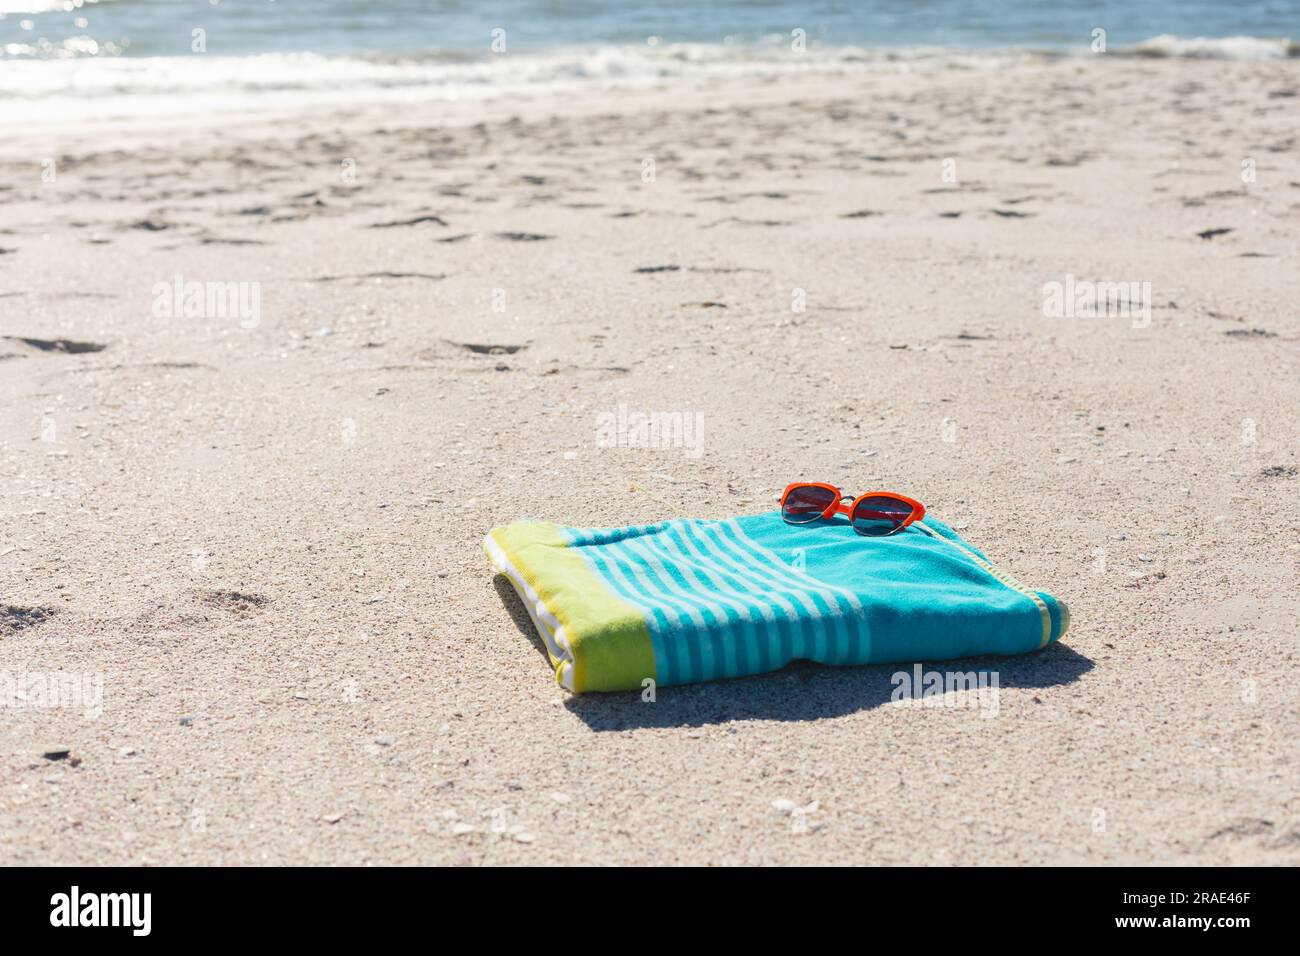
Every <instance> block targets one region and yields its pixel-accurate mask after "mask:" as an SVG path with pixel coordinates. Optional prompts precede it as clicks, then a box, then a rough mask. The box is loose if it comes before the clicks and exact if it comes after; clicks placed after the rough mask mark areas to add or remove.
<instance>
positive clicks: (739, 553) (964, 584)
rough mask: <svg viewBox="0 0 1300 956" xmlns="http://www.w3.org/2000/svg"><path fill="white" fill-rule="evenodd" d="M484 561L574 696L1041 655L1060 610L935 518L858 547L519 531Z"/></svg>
mask: <svg viewBox="0 0 1300 956" xmlns="http://www.w3.org/2000/svg"><path fill="white" fill-rule="evenodd" d="M483 546H484V549H485V550H486V551H487V554H488V558H489V559H490V560H491V561H492V564H493V565H494V566H495V567H496V568H497V570H498V571H500V572H501V573H503V574H504V575H506V576H507V577H508V578H509V579H510V581H511V583H512V584H513V585H514V586H515V590H517V591H518V592H519V597H520V598H521V599H522V601H523V603H524V606H525V607H526V608H527V609H528V613H529V614H530V615H531V617H532V619H533V623H534V624H535V625H536V627H537V631H538V633H539V634H540V635H541V637H542V640H543V641H544V642H545V644H546V647H547V650H548V651H549V653H550V657H551V663H552V664H553V665H554V667H555V676H556V679H557V680H558V681H559V682H560V684H561V685H563V686H564V687H566V688H568V689H569V690H571V691H574V692H577V693H581V692H583V691H602V690H603V691H608V690H627V689H633V688H640V687H642V686H644V685H643V681H645V680H646V679H647V678H651V679H653V680H654V681H655V682H656V683H657V684H660V685H668V684H685V683H689V682H691V681H701V680H712V679H714V678H719V677H739V676H741V675H745V674H757V673H762V672H763V671H770V670H776V669H777V668H780V667H783V666H785V665H786V664H788V663H789V662H790V661H793V660H797V659H800V658H806V659H809V660H814V661H821V662H822V663H824V664H878V663H884V662H897V661H924V660H946V659H949V658H956V657H968V656H971V655H975V654H1019V653H1022V652H1024V651H1032V650H1036V649H1038V648H1041V647H1046V646H1047V645H1048V644H1050V643H1051V642H1052V641H1055V640H1057V639H1058V638H1059V637H1060V636H1061V635H1062V634H1064V633H1065V629H1066V628H1067V627H1068V626H1069V621H1070V615H1069V611H1068V609H1067V608H1066V606H1065V604H1064V603H1062V602H1061V601H1058V600H1057V599H1056V598H1054V597H1052V596H1051V595H1050V594H1046V593H1044V592H1042V591H1033V590H1030V589H1029V588H1027V587H1025V586H1024V585H1023V584H1021V583H1020V582H1018V581H1016V580H1015V579H1014V578H1012V577H1011V576H1010V575H1008V574H1006V573H1005V572H1003V571H1000V570H998V569H997V568H995V567H994V566H993V565H992V564H991V563H990V562H989V559H988V558H987V557H985V556H984V554H983V553H981V552H980V551H979V549H977V548H976V547H975V546H974V545H971V544H969V543H967V542H966V541H964V540H962V538H961V537H960V536H959V535H958V534H957V532H955V531H953V530H952V529H951V528H949V527H948V526H947V525H945V524H944V523H943V522H941V521H939V520H937V519H935V518H934V517H932V516H927V517H926V518H925V519H924V521H918V522H916V523H914V524H913V525H911V526H909V527H907V528H905V529H903V530H902V531H900V532H899V533H898V534H894V535H890V536H888V537H877V538H872V537H865V536H863V535H859V534H857V533H855V532H854V530H853V528H852V527H851V526H850V525H849V523H848V521H846V520H839V519H837V520H833V521H817V522H814V523H812V524H805V525H791V524H786V522H785V521H783V520H782V518H781V514H780V512H779V511H773V512H770V513H768V514H758V515H747V516H745V517H740V518H729V519H725V520H721V521H704V520H676V521H665V522H661V523H659V524H649V525H638V526H632V527H626V528H568V527H563V526H560V525H555V524H550V523H546V522H531V521H523V522H516V523H514V524H508V525H502V526H500V527H497V528H494V529H492V531H491V532H489V533H488V535H487V537H486V538H485V539H484V542H483Z"/></svg>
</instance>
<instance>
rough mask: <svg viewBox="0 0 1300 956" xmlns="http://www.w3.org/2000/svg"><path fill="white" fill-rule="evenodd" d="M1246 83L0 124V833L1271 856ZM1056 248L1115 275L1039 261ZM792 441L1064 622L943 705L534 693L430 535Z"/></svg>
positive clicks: (581, 854) (1256, 163)
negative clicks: (1078, 298)
mask: <svg viewBox="0 0 1300 956" xmlns="http://www.w3.org/2000/svg"><path fill="white" fill-rule="evenodd" d="M1297 103H1300V61H1297V60H1295V59H1291V60H1278V61H1262V62H1244V61H1243V62H1205V61H1193V60H1142V59H1121V58H1107V57H1091V58H1084V57H1062V58H1054V59H1046V58H1041V59H1040V58H1031V57H1024V58H1018V59H1014V60H1009V61H1004V62H998V63H996V65H995V64H994V63H993V61H990V62H989V63H986V64H983V65H979V64H974V65H972V64H966V65H964V66H962V67H960V68H958V67H957V66H950V67H940V66H930V67H916V68H906V67H903V66H900V67H899V68H897V69H881V70H879V71H876V72H865V73H863V74H861V75H842V76H836V77H819V76H817V75H807V76H799V77H784V78H781V79H779V80H777V79H769V80H764V79H758V78H748V79H746V78H738V79H735V80H723V79H719V80H713V81H709V82H708V83H703V82H689V83H688V82H681V83H678V84H675V85H666V86H660V87H654V88H644V89H628V90H622V91H604V92H589V93H584V94H582V95H572V94H548V95H537V96H531V97H524V96H519V97H508V98H501V99H495V100H486V101H482V102H458V103H427V104H416V105H407V106H400V107H397V106H393V105H387V106H384V105H375V106H348V107H345V108H337V109H329V108H318V109H311V110H299V111H292V112H284V113H279V114H262V115H257V116H251V117H243V116H239V115H234V114H214V115H212V116H209V117H188V118H184V119H171V120H163V119H136V120H132V121H124V122H121V123H95V124H90V123H87V124H69V123H61V124H57V125H54V124H50V125H41V124H32V125H30V126H26V127H23V128H20V129H16V130H14V131H13V132H12V135H10V133H7V134H6V136H5V139H4V142H3V143H0V168H3V174H2V177H0V336H3V338H0V393H2V394H3V401H2V402H0V467H3V471H4V476H5V480H4V481H3V482H2V483H0V512H2V513H3V517H4V520H3V524H2V526H0V779H2V781H3V782H0V858H3V859H4V860H5V861H6V862H11V863H25V864H47V863H58V864H107V863H112V864H212V863H223V864H466V865H478V864H499V863H525V864H567V863H586V864H629V863H656V864H732V863H750V864H802V863H840V864H858V863H867V864H893V863H907V864H987V863H1026V864H1153V863H1161V864H1193V865H1195V864H1296V863H1300V770H1298V769H1297V766H1298V765H1297V761H1296V753H1297V742H1298V736H1300V734H1298V731H1297V728H1298V727H1300V688H1298V687H1297V684H1296V681H1295V676H1296V664H1297V625H1296V621H1295V606H1296V601H1295V582H1296V572H1297V568H1298V566H1300V504H1298V501H1300V499H1298V497H1297V488H1298V487H1300V484H1298V483H1300V477H1298V469H1300V462H1298V461H1297V423H1298V422H1300V389H1298V388H1297V371H1298V363H1297V355H1298V354H1300V353H1298V352H1297V348H1298V344H1297V343H1298V342H1300V313H1298V312H1297V308H1296V302H1297V299H1298V293H1300V244H1298V242H1297V235H1298V233H1297V229H1296V223H1297V217H1298V216H1300V164H1298V163H1297V155H1300V153H1298V152H1297V150H1298V148H1300V147H1298V145H1297V144H1298V143H1300V112H1298V111H1297ZM1087 282H1092V283H1133V284H1134V285H1133V286H1132V289H1133V290H1135V291H1136V293H1137V294H1138V296H1139V298H1141V299H1142V300H1143V301H1142V303H1141V304H1142V305H1143V308H1142V309H1139V310H1137V311H1136V312H1134V314H1132V315H1087V314H1085V315H1079V314H1065V315H1045V314H1044V313H1045V308H1044V306H1045V291H1044V290H1045V286H1049V285H1050V284H1053V283H1060V284H1061V286H1062V287H1064V286H1065V285H1066V284H1067V283H1068V284H1069V285H1070V287H1071V288H1074V287H1075V286H1076V285H1077V284H1078V283H1087ZM191 283H206V284H208V285H203V286H202V289H203V294H201V295H200V296H199V299H198V300H196V301H198V302H199V303H200V307H198V308H197V309H196V310H194V311H197V312H199V313H201V314H191V315H188V316H187V314H186V313H187V311H191V310H188V309H187V305H186V303H187V302H188V301H190V295H189V291H187V290H190V289H192V288H193V287H192V286H191V285H188V284H191ZM218 287H219V288H220V289H221V290H226V291H229V292H230V294H231V298H230V299H229V300H228V303H227V304H228V305H230V309H229V310H228V311H227V312H226V313H225V314H213V308H212V304H211V300H210V299H208V298H207V294H208V293H209V292H211V291H212V290H213V289H217V288H218ZM1126 288H1127V286H1126ZM172 290H175V294H173V291H172ZM620 407H623V408H625V409H627V410H632V411H634V412H646V413H650V412H663V413H681V414H682V415H689V416H692V420H696V418H695V417H696V416H698V420H699V421H701V422H702V430H701V431H700V433H699V434H698V436H696V437H698V438H699V441H698V443H696V445H695V446H694V447H687V446H686V445H684V444H683V445H682V447H648V448H647V447H605V446H606V445H607V444H608V443H607V442H600V441H598V423H599V422H600V421H601V420H602V416H608V415H611V414H615V415H616V414H618V412H619V409H620ZM799 478H807V479H811V480H822V481H830V482H836V483H838V484H840V485H843V486H845V487H846V488H851V489H854V490H861V491H865V490H868V489H869V488H890V489H895V490H897V491H900V492H903V493H904V494H909V495H913V496H915V497H917V498H920V499H921V500H923V501H924V502H925V503H926V504H927V505H928V507H929V509H930V510H931V512H932V513H933V514H934V515H936V516H938V517H939V518H941V519H943V520H944V521H946V522H948V523H950V524H952V525H953V526H954V527H956V528H959V529H960V530H961V534H962V535H964V536H965V537H967V538H968V539H969V540H970V541H972V542H974V543H975V544H977V545H978V546H979V547H981V548H982V549H983V550H984V551H985V552H987V553H988V554H990V555H992V556H995V557H996V558H997V559H998V560H999V562H1000V563H1001V564H1002V565H1003V566H1005V567H1007V568H1009V569H1011V570H1013V571H1014V573H1015V574H1016V575H1017V576H1018V577H1019V578H1020V579H1021V580H1023V581H1025V582H1027V583H1029V584H1031V585H1032V586H1034V587H1037V588H1041V589H1044V590H1047V591H1050V592H1051V593H1053V594H1055V595H1059V596H1060V597H1061V598H1062V599H1063V600H1064V601H1066V602H1067V603H1068V604H1069V607H1070V611H1071V619H1072V623H1071V627H1070V630H1069V632H1068V633H1067V634H1066V635H1065V637H1064V639H1063V640H1062V641H1061V642H1060V643H1059V644H1056V645H1053V646H1051V647H1049V648H1047V649H1046V650H1044V651H1041V652H1039V653H1034V654H1029V655H1025V656H1021V657H1014V658H997V659H995V658H982V659H978V660H976V661H966V662H962V666H963V667H966V668H971V669H976V668H978V669H991V670H994V671H996V672H997V673H998V675H999V681H1000V692H999V698H998V706H997V709H996V712H995V713H990V712H989V711H988V710H987V709H975V708H969V707H932V708H915V707H902V706H898V705H896V704H894V703H891V700H890V697H891V691H892V690H893V685H892V684H891V675H892V674H893V673H894V672H896V671H897V670H899V668H898V667H896V666H892V665H886V666H874V667H862V668H843V669H835V668H826V667H820V666H815V665H811V664H806V665H794V666H792V667H791V668H787V669H786V670H783V671H781V672H778V673H775V674H771V675H766V676H759V677H754V678H748V679H743V680H736V681H728V682H721V683H710V684H700V685H693V686H683V687H665V688H661V689H660V690H659V692H658V695H657V699H656V700H655V701H654V702H653V703H648V702H643V701H642V700H641V699H640V698H639V697H638V696H637V695H636V694H629V695H589V696H579V697H575V696H571V695H569V694H567V693H565V692H564V691H563V690H562V689H561V688H560V687H558V686H557V685H556V683H555V680H554V677H553V675H552V673H551V669H550V667H549V665H548V663H547V661H546V658H545V655H544V653H543V649H542V646H541V644H540V642H539V641H538V639H537V637H536V635H535V634H534V633H533V631H532V627H531V625H530V623H529V621H528V618H527V615H526V613H525V612H524V610H523V608H522V606H521V605H520V603H519V602H518V600H517V599H516V598H515V596H514V594H513V592H512V591H511V590H510V588H509V587H508V586H507V585H506V584H505V583H504V579H502V578H494V576H493V574H492V571H491V569H490V567H489V565H488V562H487V560H486V559H485V557H484V555H483V552H482V545H481V542H482V539H483V535H484V534H485V532H487V531H488V530H489V529H490V528H492V527H493V526H494V525H497V524H501V523H504V522H508V521H512V520H516V519H521V518H534V519H544V520H552V521H556V522H560V523H563V524H573V525H583V526H602V525H623V524H630V523H635V522H650V521H656V520H660V519H663V518H670V517H686V516H695V517H721V516H727V515H735V514H746V513H753V512H757V511H762V510H767V509H771V508H773V507H775V502H774V496H775V495H776V494H777V493H778V492H779V491H780V489H781V488H782V487H784V486H785V485H786V484H787V483H788V482H790V481H794V480H796V479H799ZM6 682H7V683H6ZM54 686H59V687H62V688H64V690H65V691H66V689H67V688H68V687H69V686H72V687H74V688H75V689H77V691H78V694H77V695H76V697H75V699H69V698H68V697H67V695H66V693H64V694H63V696H62V697H60V699H58V700H50V699H49V697H50V691H49V689H50V688H51V687H54ZM22 687H25V688H27V690H28V692H27V693H26V694H23V693H21V692H20V688H22ZM41 688H44V689H45V694H46V697H45V699H42V698H41V694H40V693H39V692H38V691H39V690H40V689H41ZM33 689H35V690H33Z"/></svg>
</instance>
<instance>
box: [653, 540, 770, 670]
mask: <svg viewBox="0 0 1300 956" xmlns="http://www.w3.org/2000/svg"><path fill="white" fill-rule="evenodd" d="M681 531H682V529H681V526H680V525H676V524H674V525H671V526H670V527H668V528H666V529H665V531H664V534H662V535H658V536H656V538H657V540H654V541H650V542H647V543H646V544H647V547H649V548H651V550H653V551H654V552H655V553H656V554H657V555H658V556H659V557H660V559H661V560H663V561H665V562H666V563H673V564H675V566H676V567H677V568H679V569H680V571H681V573H682V574H683V575H684V576H685V577H687V578H689V580H690V582H691V584H692V586H694V587H697V588H701V589H703V590H705V591H710V592H711V593H713V594H714V595H716V597H717V599H718V600H719V601H721V602H723V604H724V606H725V607H727V608H729V609H730V610H731V612H732V613H731V614H729V615H728V617H729V619H731V621H732V624H733V626H732V627H731V628H730V629H728V630H727V631H726V632H723V633H721V634H719V635H718V637H719V640H718V641H716V642H714V643H715V647H714V651H715V653H714V666H715V668H716V670H715V673H716V674H723V675H725V674H736V673H739V672H740V671H739V670H738V667H739V655H738V648H739V647H740V646H741V645H742V644H744V643H746V642H747V641H749V640H751V639H752V638H754V637H755V635H756V634H757V633H758V631H759V630H760V629H761V628H765V627H767V626H768V618H770V617H771V614H770V612H769V613H768V615H766V616H765V615H764V613H763V610H764V609H763V608H762V606H761V605H760V604H758V602H756V601H754V600H753V599H752V597H751V598H747V597H746V596H745V595H743V594H742V593H741V592H739V591H737V590H736V589H735V588H734V587H732V586H730V585H729V584H728V583H727V582H726V580H725V579H724V578H722V577H721V576H720V575H718V574H717V573H715V572H714V571H713V570H712V569H710V568H709V567H708V566H707V565H705V564H704V563H703V562H701V561H699V560H697V559H696V557H695V556H694V555H692V554H690V553H688V552H687V551H686V550H684V549H682V547H681V545H680V541H681V539H680V537H679V535H680V534H681Z"/></svg>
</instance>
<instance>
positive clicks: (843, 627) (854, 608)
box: [718, 518, 865, 664]
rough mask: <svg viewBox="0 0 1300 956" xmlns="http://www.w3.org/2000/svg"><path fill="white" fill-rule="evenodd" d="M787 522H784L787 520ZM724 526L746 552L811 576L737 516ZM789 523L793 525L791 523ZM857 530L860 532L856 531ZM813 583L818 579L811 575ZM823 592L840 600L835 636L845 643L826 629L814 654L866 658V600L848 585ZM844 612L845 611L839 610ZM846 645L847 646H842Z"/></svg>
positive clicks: (839, 659) (834, 659) (841, 659)
mask: <svg viewBox="0 0 1300 956" xmlns="http://www.w3.org/2000/svg"><path fill="white" fill-rule="evenodd" d="M783 524H784V522H783ZM718 525H719V527H720V528H724V529H726V531H727V532H728V533H730V534H731V535H733V536H734V537H735V539H736V542H737V544H738V546H739V548H740V552H741V553H742V554H746V555H752V556H753V560H755V561H756V562H767V563H768V564H769V565H771V566H772V567H775V568H778V569H781V570H783V571H786V572H788V573H790V574H797V575H799V576H801V577H805V578H806V577H808V576H807V575H806V574H804V572H800V571H797V570H796V569H795V568H793V567H792V566H791V565H789V564H787V563H786V562H784V561H782V560H781V559H780V558H778V557H777V556H776V555H775V554H773V553H772V552H771V551H770V550H768V549H767V548H765V547H764V546H763V545H761V544H759V543H758V542H757V541H754V540H753V539H752V538H750V537H749V536H748V535H746V534H745V532H744V530H743V529H742V528H741V526H740V524H739V523H738V522H737V521H736V520H735V519H734V518H732V519H729V520H727V521H721V522H718ZM787 527H789V526H787ZM854 533H855V534H856V532H854ZM808 580H809V581H810V582H811V583H819V582H815V581H814V579H811V578H808ZM820 587H821V591H820V593H822V594H823V595H831V596H833V597H835V599H836V601H837V609H838V612H837V613H836V614H835V625H836V628H835V629H836V631H837V633H836V635H835V640H836V641H841V642H842V643H839V644H836V643H835V642H834V641H831V640H829V638H828V636H827V635H826V634H825V632H824V631H823V634H822V637H823V640H826V644H825V645H824V646H822V648H821V653H820V654H818V655H816V656H814V658H813V659H814V660H819V661H822V662H824V663H827V664H839V663H853V662H856V661H858V660H860V659H862V651H863V645H862V640H863V638H862V634H861V630H862V629H863V627H864V626H865V619H864V617H863V609H862V601H861V600H860V599H859V598H858V596H857V595H856V594H854V593H853V592H852V591H850V590H848V589H846V588H840V587H833V586H827V585H824V584H822V585H820ZM839 612H842V613H839ZM839 648H843V650H842V651H841V650H839Z"/></svg>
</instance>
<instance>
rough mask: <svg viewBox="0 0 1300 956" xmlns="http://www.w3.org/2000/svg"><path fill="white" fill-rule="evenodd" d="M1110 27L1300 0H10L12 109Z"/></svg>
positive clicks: (1186, 51) (1271, 42)
mask: <svg viewBox="0 0 1300 956" xmlns="http://www.w3.org/2000/svg"><path fill="white" fill-rule="evenodd" d="M1098 28H1100V29H1104V30H1105V31H1106V36H1105V42H1106V47H1107V52H1108V53H1109V54H1114V55H1121V56H1199V57H1222V58H1280V57H1293V56H1297V55H1300V45H1298V44H1297V43H1296V42H1292V40H1293V38H1294V39H1295V40H1296V41H1300V0H1238V2H1227V0H1096V2H1079V0H1074V2H1070V0H852V2H851V0H805V2H784V0H635V2H634V0H602V2H598V0H477V2H476V0H0V116H7V117H8V118H10V119H12V120H22V119H28V118H37V117H41V118H47V119H48V118H63V117H68V118H76V117H79V116H104V115H114V114H116V113H140V112H151V111H158V112H166V111H195V110H207V109H224V108H248V107H250V106H257V105H267V106H271V105H280V104H284V103H290V102H295V103H296V102H320V103H338V102H355V101H365V100H397V101H402V100H423V99H429V98H436V97H442V98H449V99H451V98H461V97H477V96H491V95H493V94H497V93H504V92H517V91H521V90H543V89H546V88H564V87H577V88H581V87H583V86H590V85H629V84H637V83H654V82H660V81H665V80H670V79H672V78H674V77H679V76H680V77H691V76H698V77H708V76H730V75H741V74H745V73H758V72H777V73H780V72H800V71H808V70H831V71H835V70H841V71H854V70H864V69H871V68H880V67H881V66H882V65H894V66H895V67H897V65H898V64H906V65H907V66H908V68H916V67H917V66H918V65H922V64H926V65H929V66H931V67H936V68H938V67H943V66H952V65H963V64H964V65H970V64H971V63H973V62H985V63H987V62H996V58H997V57H1006V56H1016V55H1027V54H1031V53H1038V54H1041V53H1045V54H1050V55H1074V54H1083V53H1087V52H1089V49H1090V45H1091V44H1092V43H1093V42H1094V30H1096V29H1098ZM196 31H198V32H196Z"/></svg>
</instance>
